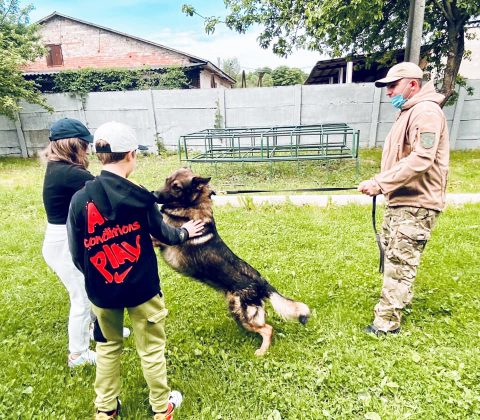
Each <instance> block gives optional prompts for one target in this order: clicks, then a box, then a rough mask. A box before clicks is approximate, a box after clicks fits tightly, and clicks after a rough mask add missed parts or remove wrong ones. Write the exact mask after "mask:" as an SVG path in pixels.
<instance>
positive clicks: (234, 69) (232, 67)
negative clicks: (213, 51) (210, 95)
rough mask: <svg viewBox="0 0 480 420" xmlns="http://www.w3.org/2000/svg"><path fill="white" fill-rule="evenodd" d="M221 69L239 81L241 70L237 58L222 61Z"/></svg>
mask: <svg viewBox="0 0 480 420" xmlns="http://www.w3.org/2000/svg"><path fill="white" fill-rule="evenodd" d="M221 67H222V70H223V71H224V72H225V73H227V74H228V75H229V76H230V77H233V78H234V79H235V80H237V81H238V76H239V74H240V71H241V68H240V63H239V61H238V58H237V57H231V58H225V59H224V60H221Z"/></svg>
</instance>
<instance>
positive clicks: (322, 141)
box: [178, 123, 360, 163]
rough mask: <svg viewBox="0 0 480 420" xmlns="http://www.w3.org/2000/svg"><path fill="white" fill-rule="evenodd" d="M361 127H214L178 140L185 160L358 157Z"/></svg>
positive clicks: (214, 161)
mask: <svg viewBox="0 0 480 420" xmlns="http://www.w3.org/2000/svg"><path fill="white" fill-rule="evenodd" d="M359 138H360V130H355V129H353V128H351V127H349V126H348V125H347V124H344V123H339V124H312V125H296V126H273V127H236V128H214V129H206V130H202V131H198V132H196V133H191V134H186V135H184V136H181V137H180V138H179V140H178V154H179V158H180V160H181V161H182V162H189V163H195V162H198V163H200V162H204V163H207V162H208V163H221V162H275V161H300V160H323V159H345V158H350V159H356V160H358V147H359Z"/></svg>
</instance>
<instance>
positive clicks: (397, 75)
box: [375, 61, 423, 88]
mask: <svg viewBox="0 0 480 420" xmlns="http://www.w3.org/2000/svg"><path fill="white" fill-rule="evenodd" d="M422 78H423V70H422V69H421V68H420V67H418V66H417V65H416V64H415V63H409V62H408V61H404V62H403V63H398V64H395V65H394V66H393V67H392V68H391V69H390V70H388V73H387V75H386V76H385V77H384V78H383V79H379V80H377V81H376V82H375V86H376V87H378V88H379V87H384V86H386V85H388V84H389V83H393V82H396V81H397V80H400V79H422Z"/></svg>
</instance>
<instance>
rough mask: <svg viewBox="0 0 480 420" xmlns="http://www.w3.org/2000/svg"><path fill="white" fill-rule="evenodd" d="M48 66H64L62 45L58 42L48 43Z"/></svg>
mask: <svg viewBox="0 0 480 420" xmlns="http://www.w3.org/2000/svg"><path fill="white" fill-rule="evenodd" d="M46 47H47V50H48V52H47V66H49V67H52V66H63V55H62V46H61V45H58V44H48V45H47V46H46Z"/></svg>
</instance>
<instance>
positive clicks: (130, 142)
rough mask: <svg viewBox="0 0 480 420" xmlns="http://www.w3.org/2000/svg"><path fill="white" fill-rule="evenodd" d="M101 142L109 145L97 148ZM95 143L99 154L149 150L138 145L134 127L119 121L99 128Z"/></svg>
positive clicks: (94, 138)
mask: <svg viewBox="0 0 480 420" xmlns="http://www.w3.org/2000/svg"><path fill="white" fill-rule="evenodd" d="M99 140H103V141H105V142H107V143H108V144H107V145H105V146H101V147H100V146H97V142H98V141H99ZM93 141H94V144H95V151H96V152H97V153H124V152H131V151H133V150H137V149H139V150H147V149H148V147H147V146H141V145H139V144H138V140H137V136H136V134H135V131H134V130H133V128H132V127H130V126H128V125H126V124H123V123H119V122H117V121H110V122H107V123H105V124H102V125H101V126H100V127H98V128H97V130H96V131H95V133H94V135H93Z"/></svg>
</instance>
